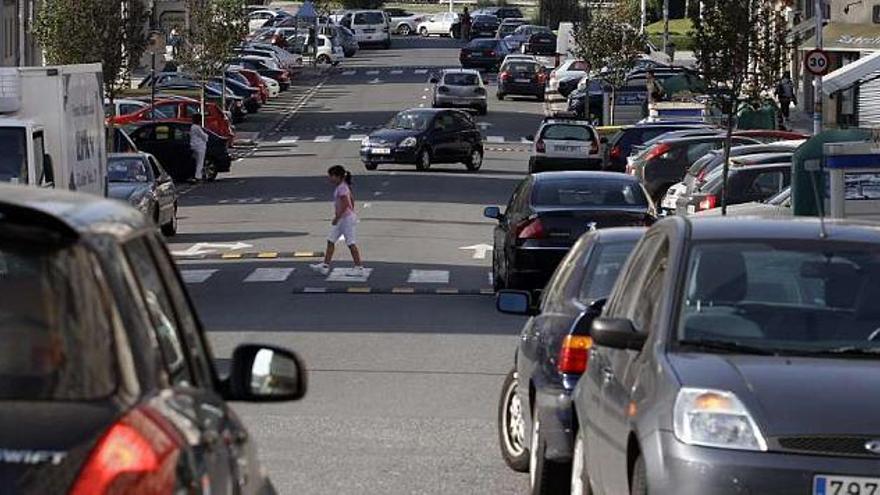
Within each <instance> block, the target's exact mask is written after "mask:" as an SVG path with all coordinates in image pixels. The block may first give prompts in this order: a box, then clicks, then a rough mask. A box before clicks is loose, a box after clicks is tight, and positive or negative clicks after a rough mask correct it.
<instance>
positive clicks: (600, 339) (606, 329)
mask: <svg viewBox="0 0 880 495" xmlns="http://www.w3.org/2000/svg"><path fill="white" fill-rule="evenodd" d="M590 336H591V337H592V338H593V342H594V343H595V344H597V345H601V346H605V347H610V348H612V349H625V350H631V351H640V350H642V347H644V346H645V341H647V340H648V336H647V335H645V334H643V333H639V332H636V329H635V327H634V326H633V324H632V321H630V320H628V319H626V318H596V319H595V320H593V328H592V332H591V333H590Z"/></svg>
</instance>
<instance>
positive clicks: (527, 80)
mask: <svg viewBox="0 0 880 495" xmlns="http://www.w3.org/2000/svg"><path fill="white" fill-rule="evenodd" d="M546 83H547V72H546V71H545V69H544V66H543V65H541V64H540V63H539V62H537V61H534V62H533V61H531V60H518V59H513V60H505V62H504V63H503V64H502V65H501V71H500V72H499V73H498V90H497V92H496V93H495V96H497V97H498V99H499V100H503V99H504V98H505V97H507V96H512V95H516V96H534V97H536V98H537V99H538V101H544V94H545V91H546V89H545V85H546Z"/></svg>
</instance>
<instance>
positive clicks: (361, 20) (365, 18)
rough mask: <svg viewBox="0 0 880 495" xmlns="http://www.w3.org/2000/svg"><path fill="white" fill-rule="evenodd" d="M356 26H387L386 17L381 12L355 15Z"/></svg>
mask: <svg viewBox="0 0 880 495" xmlns="http://www.w3.org/2000/svg"><path fill="white" fill-rule="evenodd" d="M354 23H355V24H370V25H374V24H385V16H384V15H382V13H381V12H361V13H359V14H355V15H354Z"/></svg>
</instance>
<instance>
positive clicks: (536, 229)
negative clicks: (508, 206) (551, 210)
mask: <svg viewBox="0 0 880 495" xmlns="http://www.w3.org/2000/svg"><path fill="white" fill-rule="evenodd" d="M516 237H517V238H518V239H543V238H545V237H547V232H546V231H545V230H544V224H542V223H541V219H540V218H537V217H536V218H531V219H529V220H526V221H525V222H523V223H521V224H520V225H519V227H518V228H517V234H516Z"/></svg>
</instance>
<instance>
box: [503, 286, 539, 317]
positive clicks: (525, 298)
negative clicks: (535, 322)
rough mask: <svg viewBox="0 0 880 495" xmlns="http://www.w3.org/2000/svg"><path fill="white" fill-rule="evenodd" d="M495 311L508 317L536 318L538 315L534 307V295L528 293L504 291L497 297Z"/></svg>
mask: <svg viewBox="0 0 880 495" xmlns="http://www.w3.org/2000/svg"><path fill="white" fill-rule="evenodd" d="M495 309H497V310H498V311H499V312H500V313H504V314H508V315H520V316H534V315H536V314H537V311H536V310H535V307H534V306H533V305H532V295H531V293H529V292H527V291H520V290H502V291H499V292H498V295H497V296H495Z"/></svg>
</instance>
